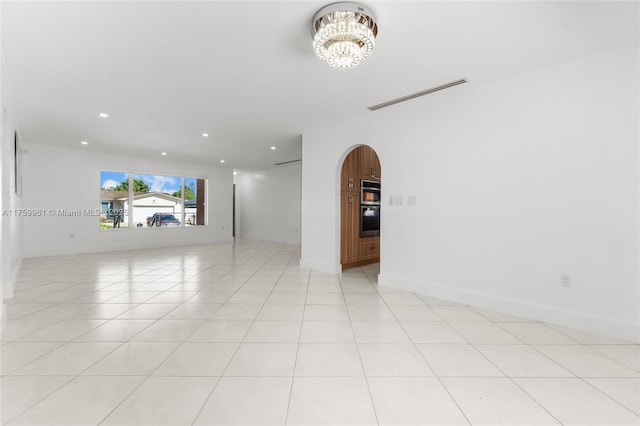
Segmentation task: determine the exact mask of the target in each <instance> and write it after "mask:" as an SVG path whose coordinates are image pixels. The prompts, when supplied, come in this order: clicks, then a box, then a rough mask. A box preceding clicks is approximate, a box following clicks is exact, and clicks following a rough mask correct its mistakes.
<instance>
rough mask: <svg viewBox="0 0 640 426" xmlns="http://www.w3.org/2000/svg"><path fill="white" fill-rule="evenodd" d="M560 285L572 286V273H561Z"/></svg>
mask: <svg viewBox="0 0 640 426" xmlns="http://www.w3.org/2000/svg"><path fill="white" fill-rule="evenodd" d="M560 286H561V287H567V288H568V287H571V275H569V274H562V275H560Z"/></svg>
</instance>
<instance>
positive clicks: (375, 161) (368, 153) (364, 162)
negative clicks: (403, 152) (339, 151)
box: [359, 146, 381, 181]
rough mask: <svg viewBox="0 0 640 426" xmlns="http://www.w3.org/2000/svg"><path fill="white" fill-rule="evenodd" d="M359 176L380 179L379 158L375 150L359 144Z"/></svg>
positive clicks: (367, 178)
mask: <svg viewBox="0 0 640 426" xmlns="http://www.w3.org/2000/svg"><path fill="white" fill-rule="evenodd" d="M359 150H360V177H361V178H362V179H365V180H376V181H379V180H380V176H381V173H380V159H379V158H378V155H377V154H376V152H375V151H374V150H373V149H371V148H370V147H368V146H361V147H360V148H359Z"/></svg>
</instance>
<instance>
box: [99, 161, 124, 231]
mask: <svg viewBox="0 0 640 426" xmlns="http://www.w3.org/2000/svg"><path fill="white" fill-rule="evenodd" d="M128 200H129V174H128V173H120V172H101V173H100V229H118V228H128V227H129V215H128V212H125V204H126V203H127V202H128Z"/></svg>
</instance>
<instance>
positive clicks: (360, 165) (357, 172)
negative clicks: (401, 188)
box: [340, 145, 382, 270]
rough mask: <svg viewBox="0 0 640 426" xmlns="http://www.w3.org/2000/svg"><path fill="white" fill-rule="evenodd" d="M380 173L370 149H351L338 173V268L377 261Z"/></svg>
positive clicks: (363, 147) (374, 155)
mask: <svg viewBox="0 0 640 426" xmlns="http://www.w3.org/2000/svg"><path fill="white" fill-rule="evenodd" d="M381 183H382V172H381V167H380V159H379V158H378V154H376V152H375V151H374V150H373V148H371V147H369V146H367V145H361V146H359V147H357V148H354V149H353V150H352V151H351V152H350V153H349V155H347V157H346V158H345V160H344V162H343V163H342V171H341V173H340V263H341V265H342V269H343V270H344V269H348V268H353V267H356V266H362V265H366V264H368V263H376V262H379V261H380V204H381V198H380V194H381Z"/></svg>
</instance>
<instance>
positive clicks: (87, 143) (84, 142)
mask: <svg viewBox="0 0 640 426" xmlns="http://www.w3.org/2000/svg"><path fill="white" fill-rule="evenodd" d="M80 143H81V144H82V145H89V142H87V141H82V142H80Z"/></svg>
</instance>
